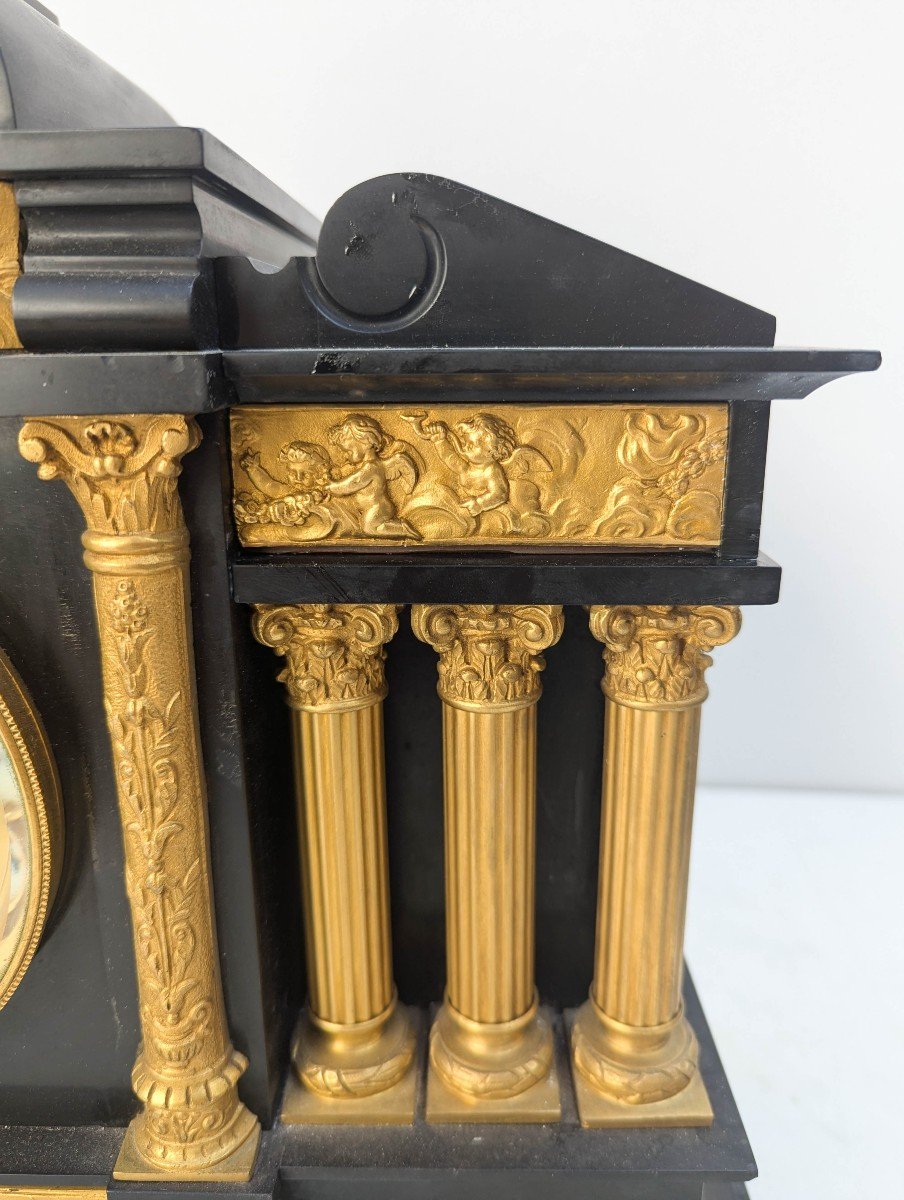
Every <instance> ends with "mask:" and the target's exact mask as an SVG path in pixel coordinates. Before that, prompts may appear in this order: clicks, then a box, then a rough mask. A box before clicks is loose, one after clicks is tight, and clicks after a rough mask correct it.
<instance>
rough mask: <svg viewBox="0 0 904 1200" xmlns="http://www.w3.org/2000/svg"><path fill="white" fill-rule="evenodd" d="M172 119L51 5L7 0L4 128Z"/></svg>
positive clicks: (1, 46) (0, 123) (1, 41)
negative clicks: (60, 20) (71, 30)
mask: <svg viewBox="0 0 904 1200" xmlns="http://www.w3.org/2000/svg"><path fill="white" fill-rule="evenodd" d="M172 123H173V119H172V117H171V116H170V115H169V113H168V112H166V111H165V110H164V109H163V108H161V107H160V105H159V104H157V102H156V101H155V100H152V99H151V97H150V96H148V95H147V93H145V92H143V91H141V89H140V88H138V87H136V86H135V84H134V83H131V82H130V81H129V80H128V79H126V78H125V77H124V76H122V75H120V74H119V72H118V71H114V70H113V68H112V67H111V66H109V65H108V64H107V63H105V62H104V61H103V60H102V59H100V58H98V57H97V55H96V54H92V53H91V51H90V50H88V49H87V48H86V47H85V46H82V45H80V44H79V43H78V42H77V41H76V40H75V39H74V38H72V37H70V36H69V35H68V34H67V33H66V32H65V30H63V29H60V28H59V25H58V24H57V22H56V18H55V17H54V15H53V13H52V12H51V11H50V9H49V8H45V7H44V5H42V4H39V3H38V4H30V3H27V2H26V0H0V129H114V128H116V127H117V126H126V125H132V126H135V125H139V126H140V125H171V124H172Z"/></svg>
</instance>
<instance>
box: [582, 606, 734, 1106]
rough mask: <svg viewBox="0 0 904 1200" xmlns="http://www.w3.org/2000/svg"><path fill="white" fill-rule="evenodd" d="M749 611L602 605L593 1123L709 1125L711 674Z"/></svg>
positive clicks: (585, 1072) (597, 617)
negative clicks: (694, 853) (693, 937)
mask: <svg viewBox="0 0 904 1200" xmlns="http://www.w3.org/2000/svg"><path fill="white" fill-rule="evenodd" d="M740 620H741V618H740V613H739V611H738V609H737V608H717V607H714V606H709V605H707V606H700V607H680V606H679V607H666V606H661V605H650V606H647V607H642V606H636V607H635V606H619V607H609V606H606V605H600V606H596V607H593V608H592V609H591V610H590V628H591V630H592V632H593V635H594V637H596V638H598V639H599V641H601V642H602V643H603V644H604V647H605V649H604V651H603V657H604V660H605V664H606V670H605V675H604V678H603V691H604V693H605V695H606V728H605V743H604V763H603V825H602V834H601V839H600V876H599V905H598V909H597V928H596V961H595V972H594V977H593V984H592V986H591V989H590V997H589V999H588V1000H587V1001H586V1003H585V1004H584V1005H583V1007H582V1008H580V1009H579V1010H578V1012H577V1014H576V1016H575V1020H574V1023H573V1027H572V1037H571V1048H572V1057H573V1062H574V1067H575V1082H576V1085H577V1095H578V1109H579V1112H580V1116H581V1121H582V1123H583V1124H584V1125H591V1126H592V1125H625V1126H627V1125H674V1126H680V1125H709V1124H711V1122H712V1109H711V1107H710V1104H709V1098H708V1097H707V1095H706V1089H705V1087H704V1085H703V1081H702V1079H701V1078H700V1074H699V1070H698V1065H697V1058H698V1046H697V1039H696V1038H695V1036H694V1032H693V1030H692V1029H691V1027H690V1025H689V1023H688V1021H687V1019H686V1017H685V1015H684V1008H683V1003H682V992H681V983H682V972H683V952H684V916H685V908H686V905H687V882H688V866H689V861H690V847H691V821H692V818H693V809H694V789H695V785H696V776H697V742H698V737H699V732H700V706H701V705H702V703H703V701H704V700H705V699H706V695H707V688H706V684H705V682H704V672H705V671H706V668H707V667H708V666H709V665H710V664H711V662H712V659H711V658H710V656H709V654H708V653H707V651H708V650H711V649H712V648H713V647H714V646H720V645H723V644H724V643H725V642H728V641H730V640H731V638H733V637H734V635H735V634H736V633H737V631H738V629H739V628H740Z"/></svg>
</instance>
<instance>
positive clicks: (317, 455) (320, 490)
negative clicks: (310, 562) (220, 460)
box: [236, 413, 420, 541]
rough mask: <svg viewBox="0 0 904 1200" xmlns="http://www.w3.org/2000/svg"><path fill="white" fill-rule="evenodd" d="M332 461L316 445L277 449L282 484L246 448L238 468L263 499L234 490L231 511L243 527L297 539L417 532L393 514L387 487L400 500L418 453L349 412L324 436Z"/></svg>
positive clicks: (415, 471) (412, 479) (413, 479)
mask: <svg viewBox="0 0 904 1200" xmlns="http://www.w3.org/2000/svg"><path fill="white" fill-rule="evenodd" d="M327 441H328V442H329V444H330V446H334V447H335V448H336V459H335V460H334V459H333V457H332V456H331V455H330V453H329V451H328V450H326V449H324V447H322V446H318V445H315V444H314V443H312V442H303V441H294V442H289V443H287V444H286V445H285V446H283V447H282V448H281V450H280V452H279V461H280V463H283V464H285V470H286V475H287V479H279V478H277V477H276V476H275V475H273V474H271V473H270V471H268V470H267V468H266V467H264V466H263V465H262V463H261V460H260V454H259V453H257V452H255V451H248V450H246V451H245V452H244V453H243V454H241V455H240V457H239V466H240V467H241V468H242V470H243V471H244V472H245V474H246V475H247V476H248V478H249V479H250V480H251V482H252V484H253V485H254V486H255V488H256V489H257V490H258V492H260V493H261V494H262V495H263V496H264V497H266V498H267V501H266V502H261V501H260V500H259V499H257V498H256V497H253V496H250V495H248V494H247V493H239V495H238V497H237V502H236V511H237V514H238V515H239V517H240V519H241V520H242V521H244V522H245V523H247V524H267V523H274V524H279V525H285V526H289V527H294V528H295V529H297V531H298V532H297V534H296V536H297V537H298V538H299V539H300V540H304V541H309V540H317V539H319V538H323V537H326V536H327V535H328V534H331V533H337V534H338V535H339V536H342V535H343V534H345V535H346V536H351V537H355V536H365V537H375V538H412V539H414V540H420V534H419V533H418V532H417V530H416V529H415V528H414V527H413V526H412V525H411V524H410V523H409V522H408V521H406V520H404V519H403V518H402V517H400V516H399V512H398V507H397V504H396V501H395V499H394V498H393V495H392V490H391V485H393V484H395V483H398V485H399V489H400V491H401V492H402V493H403V494H405V495H407V494H409V493H410V492H411V491H412V489H413V488H414V486H415V484H416V483H417V481H418V478H419V476H420V462H419V457H418V455H417V452H416V451H415V449H414V447H413V446H410V445H409V444H408V443H407V442H403V441H395V440H393V439H392V438H390V437H388V436H387V435H386V433H385V431H384V430H383V427H382V426H381V425H380V423H379V422H378V421H376V420H375V419H374V418H373V417H370V416H368V415H366V414H365V413H350V414H349V415H348V416H347V417H345V419H344V420H342V421H340V422H339V423H338V424H336V425H333V426H331V427H330V429H329V430H328V431H327Z"/></svg>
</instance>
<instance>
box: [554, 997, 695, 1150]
mask: <svg viewBox="0 0 904 1200" xmlns="http://www.w3.org/2000/svg"><path fill="white" fill-rule="evenodd" d="M576 1012H577V1010H576V1009H570V1010H569V1011H568V1012H567V1013H566V1014H565V1027H566V1029H567V1030H568V1041H569V1046H570V1043H571V1026H572V1022H573V1021H574V1017H575V1013H576ZM571 1077H572V1080H573V1081H574V1091H575V1098H576V1100H577V1105H578V1117H579V1119H580V1122H581V1124H582V1125H583V1126H584V1128H585V1129H643V1128H649V1129H656V1128H659V1129H682V1128H692V1127H694V1126H697V1127H701V1126H708V1125H712V1123H713V1109H712V1105H711V1104H710V1102H709V1096H708V1095H707V1092H706V1085H705V1084H704V1082H703V1079H702V1078H701V1075H700V1072H699V1070H698V1071H697V1074H696V1075H695V1076H694V1078H693V1079H692V1080H691V1082H690V1083H689V1084H688V1085H687V1087H686V1088H684V1089H683V1091H680V1092H678V1093H677V1095H675V1096H669V1098H668V1099H667V1100H656V1101H654V1102H653V1103H651V1104H626V1103H625V1102H624V1101H623V1100H615V1099H613V1098H612V1097H611V1096H604V1095H603V1094H602V1093H601V1092H598V1091H597V1090H596V1088H594V1087H593V1086H592V1085H591V1084H589V1083H588V1082H587V1081H586V1080H585V1079H584V1077H583V1075H582V1074H581V1073H580V1071H576V1070H574V1069H573V1068H572V1072H571Z"/></svg>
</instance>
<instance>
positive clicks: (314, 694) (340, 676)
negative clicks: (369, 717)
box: [252, 604, 398, 709]
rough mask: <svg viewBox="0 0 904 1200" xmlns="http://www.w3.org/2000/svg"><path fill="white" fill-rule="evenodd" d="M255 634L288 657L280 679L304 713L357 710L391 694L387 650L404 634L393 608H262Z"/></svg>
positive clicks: (286, 606)
mask: <svg viewBox="0 0 904 1200" xmlns="http://www.w3.org/2000/svg"><path fill="white" fill-rule="evenodd" d="M252 629H253V631H254V636H255V637H256V638H257V640H258V641H259V642H261V643H262V644H263V645H265V646H269V647H270V648H271V649H272V650H274V651H275V652H276V653H277V654H280V655H282V656H284V657H285V659H286V666H285V668H284V669H283V670H282V671H281V672H280V674H279V676H278V678H279V679H280V681H281V682H283V683H285V685H286V689H287V691H288V694H289V698H290V700H291V702H292V704H293V705H295V706H297V707H299V708H311V709H316V708H325V707H330V706H337V705H338V706H352V705H355V704H357V703H365V702H368V701H369V700H371V699H374V698H379V697H381V696H383V694H384V693H385V690H386V678H385V670H384V665H383V664H384V661H385V658H386V652H385V650H384V649H383V647H384V645H385V643H386V642H388V641H390V640H391V639H392V637H393V636H394V634H395V632H396V630H397V629H398V617H397V608H396V606H395V605H393V604H283V605H269V604H261V605H258V606H257V611H256V613H255V615H254V618H253V621H252Z"/></svg>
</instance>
